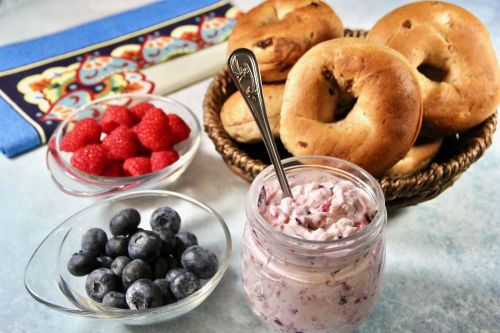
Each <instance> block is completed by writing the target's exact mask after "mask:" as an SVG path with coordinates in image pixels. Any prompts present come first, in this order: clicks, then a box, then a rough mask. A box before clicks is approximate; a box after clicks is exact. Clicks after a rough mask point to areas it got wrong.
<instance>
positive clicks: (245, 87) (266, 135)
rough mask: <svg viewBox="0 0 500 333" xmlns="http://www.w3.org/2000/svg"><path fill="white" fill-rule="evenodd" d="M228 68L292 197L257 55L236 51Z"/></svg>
mask: <svg viewBox="0 0 500 333" xmlns="http://www.w3.org/2000/svg"><path fill="white" fill-rule="evenodd" d="M227 67H228V68H229V74H230V75H231V78H232V79H233V82H234V84H235V85H236V87H237V88H238V90H239V91H240V93H241V95H242V96H243V99H244V100H245V102H246V103H247V105H248V108H249V109H250V111H251V113H252V116H253V118H254V119H255V122H256V123H257V127H258V128H259V130H260V133H261V134H262V138H263V139H264V145H265V146H266V150H267V154H268V155H269V157H270V159H271V162H272V163H273V166H274V170H275V171H276V176H277V177H278V181H279V183H280V186H281V190H282V191H283V194H284V196H285V197H290V198H291V197H292V192H291V191H290V185H289V184H288V180H287V179H286V176H285V170H284V169H283V165H282V164H281V160H280V156H279V153H278V149H277V148H276V143H275V142H274V138H273V135H272V133H271V129H270V128H269V121H268V120H267V113H266V106H265V105H264V98H263V97H262V79H261V77H260V71H259V66H258V65H257V59H256V58H255V54H254V53H253V52H252V51H250V50H249V49H245V48H240V49H236V50H234V51H233V52H231V54H230V55H229V57H228V58H227Z"/></svg>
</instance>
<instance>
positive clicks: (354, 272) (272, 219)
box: [241, 158, 386, 333]
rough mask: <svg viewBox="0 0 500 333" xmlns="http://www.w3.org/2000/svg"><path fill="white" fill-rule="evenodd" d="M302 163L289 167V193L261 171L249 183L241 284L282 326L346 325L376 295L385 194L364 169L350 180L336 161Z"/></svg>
mask: <svg viewBox="0 0 500 333" xmlns="http://www.w3.org/2000/svg"><path fill="white" fill-rule="evenodd" d="M299 159H300V158H299ZM333 163H343V162H342V161H341V162H338V160H333ZM335 166H336V165H335ZM342 167H345V166H344V165H342ZM347 167H351V165H350V164H349V165H347ZM353 168H356V167H353ZM301 169H302V166H300V167H298V168H295V169H294V170H293V171H292V172H287V176H288V179H289V183H290V188H291V191H292V195H293V199H292V198H284V197H283V193H282V191H281V189H280V187H279V184H278V182H277V181H276V180H275V179H273V180H266V178H265V176H266V175H265V172H266V171H264V172H263V174H264V175H262V176H260V175H259V176H258V177H257V178H256V180H255V181H254V183H252V186H251V188H250V193H249V200H248V202H247V217H248V221H247V224H246V227H245V232H244V236H243V243H242V260H241V271H242V281H243V289H244V291H245V294H246V297H247V300H248V301H249V303H250V305H251V308H252V310H253V311H254V313H255V314H257V315H258V316H259V317H260V318H261V319H262V320H263V321H265V322H267V323H269V324H271V325H272V326H274V327H275V328H277V329H279V330H281V331H285V332H303V333H306V332H307V333H310V332H314V333H319V332H325V333H326V332H328V333H332V332H334V333H339V332H352V331H353V330H355V329H356V328H357V327H359V326H360V325H362V324H363V323H364V322H365V321H366V320H367V319H368V317H369V315H370V313H371V312H372V311H373V309H374V307H375V305H376V303H377V302H378V299H379V296H380V291H381V287H382V283H381V273H382V269H383V266H384V258H385V248H384V240H383V232H384V230H385V222H386V214H385V206H384V198H383V194H382V191H381V189H380V187H379V185H378V183H377V182H376V180H375V179H373V178H372V177H371V176H369V175H367V174H366V173H361V176H358V175H356V177H359V178H358V179H357V181H352V180H351V178H349V177H346V176H345V172H343V171H342V172H341V171H339V169H333V171H330V170H327V171H325V170H324V168H323V167H322V166H313V167H311V166H310V165H309V166H304V168H303V169H305V170H301ZM335 170H336V171H335ZM270 172H271V171H269V173H270ZM353 172H358V170H357V169H354V171H353ZM269 173H268V174H269ZM363 177H364V178H363ZM370 188H371V189H370ZM370 191H371V194H370V195H369V194H368V193H369V192H370ZM250 204H252V205H253V207H252V206H248V205H250ZM377 212H378V213H377ZM269 226H271V228H269ZM360 230H363V232H362V233H358V232H359V231H360ZM288 236H292V237H288Z"/></svg>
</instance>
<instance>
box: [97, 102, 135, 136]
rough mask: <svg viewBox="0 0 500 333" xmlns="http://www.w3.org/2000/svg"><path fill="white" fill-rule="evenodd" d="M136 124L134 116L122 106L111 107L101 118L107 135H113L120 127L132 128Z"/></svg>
mask: <svg viewBox="0 0 500 333" xmlns="http://www.w3.org/2000/svg"><path fill="white" fill-rule="evenodd" d="M134 124H135V119H134V115H133V114H132V113H130V112H129V110H128V109H127V108H126V107H125V106H121V105H109V106H108V107H107V108H106V111H104V113H103V114H102V116H101V125H102V129H103V130H104V132H106V133H111V131H112V130H114V129H115V128H117V127H118V126H120V125H123V126H127V127H132V126H133V125H134Z"/></svg>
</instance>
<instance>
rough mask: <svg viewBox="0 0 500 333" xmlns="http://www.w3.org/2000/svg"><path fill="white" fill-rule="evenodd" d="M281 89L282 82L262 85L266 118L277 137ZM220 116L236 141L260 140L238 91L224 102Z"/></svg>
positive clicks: (249, 141)
mask: <svg viewBox="0 0 500 333" xmlns="http://www.w3.org/2000/svg"><path fill="white" fill-rule="evenodd" d="M283 90H285V85H284V84H264V85H263V86H262V95H263V97H264V104H265V105H266V112H267V119H268V120H269V126H270V127H271V131H272V133H273V136H274V137H275V138H279V135H280V131H279V128H280V109H281V104H282V102H283ZM220 118H221V121H222V125H223V126H224V129H225V130H226V132H227V133H228V134H229V135H230V136H231V137H232V138H233V139H235V140H236V141H239V142H243V143H255V142H259V141H262V135H261V134H260V131H259V128H258V127H257V124H256V123H255V121H254V119H253V117H252V114H251V113H250V110H249V109H248V106H247V104H246V103H245V100H244V99H243V97H242V96H241V94H240V93H239V92H238V91H237V92H235V93H234V94H232V95H231V96H230V97H229V98H228V99H227V101H226V102H225V103H224V105H223V106H222V110H221V113H220Z"/></svg>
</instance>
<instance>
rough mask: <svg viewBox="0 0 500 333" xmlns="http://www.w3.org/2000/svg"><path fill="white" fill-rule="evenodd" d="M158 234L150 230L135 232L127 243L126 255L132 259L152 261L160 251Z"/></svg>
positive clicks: (160, 244)
mask: <svg viewBox="0 0 500 333" xmlns="http://www.w3.org/2000/svg"><path fill="white" fill-rule="evenodd" d="M161 247H162V241H161V238H160V236H158V235H157V234H155V233H154V232H152V231H139V232H136V233H135V234H134V235H133V236H132V237H130V241H129V243H128V255H129V257H130V258H132V259H143V260H146V261H154V260H155V259H156V258H158V256H159V255H160V253H161Z"/></svg>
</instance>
